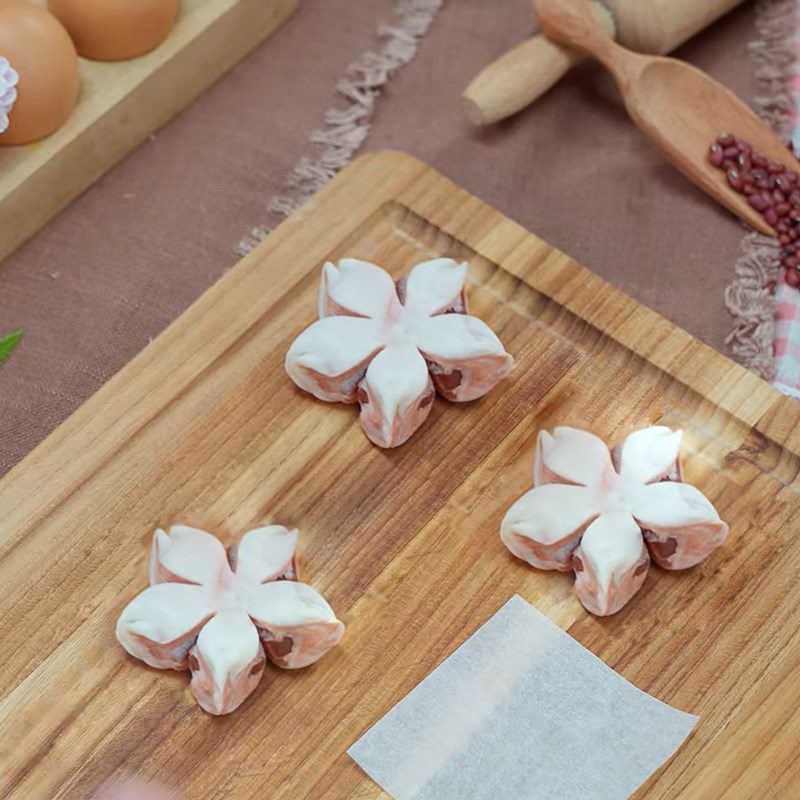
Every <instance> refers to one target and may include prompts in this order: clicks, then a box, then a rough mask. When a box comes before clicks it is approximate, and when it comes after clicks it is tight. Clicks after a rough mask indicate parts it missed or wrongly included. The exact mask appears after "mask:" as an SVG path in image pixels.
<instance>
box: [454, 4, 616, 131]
mask: <svg viewBox="0 0 800 800" xmlns="http://www.w3.org/2000/svg"><path fill="white" fill-rule="evenodd" d="M592 13H593V15H594V17H595V19H596V20H597V22H598V23H599V24H600V26H601V27H602V29H603V30H604V31H605V32H606V33H607V34H608V35H609V36H610V37H612V38H614V37H615V36H616V26H615V25H614V18H613V16H612V15H611V12H610V11H609V10H608V9H607V8H606V7H605V6H603V5H601V4H600V3H598V2H593V3H592ZM583 58H584V56H582V55H581V54H580V53H576V52H575V51H573V50H570V49H569V48H567V47H563V46H562V45H560V44H556V43H555V42H552V41H551V40H550V39H548V38H547V37H546V36H545V35H544V34H539V35H538V36H534V37H533V38H531V39H528V40H526V41H524V42H522V44H518V45H517V46H516V47H514V48H513V49H511V50H509V51H508V52H507V53H505V54H504V55H502V56H500V58H498V59H497V60H496V61H493V62H492V63H491V64H489V66H488V67H486V68H485V69H484V70H483V71H482V72H480V73H479V74H478V76H477V77H476V78H475V79H474V80H473V81H472V83H470V85H469V86H468V87H467V88H466V89H465V90H464V93H463V94H462V95H461V101H462V104H463V106H464V110H465V111H466V113H467V116H468V117H469V118H470V119H471V120H472V121H473V122H474V123H475V124H476V125H490V124H491V123H493V122H499V121H500V120H501V119H506V118H507V117H510V116H512V114H516V113H517V112H518V111H522V109H523V108H525V107H526V106H528V105H530V104H531V103H532V102H533V101H534V100H536V99H537V98H539V97H541V96H542V95H543V94H544V93H545V92H546V91H547V90H548V89H550V88H551V87H553V86H555V84H556V83H558V81H560V80H561V78H562V77H563V76H564V75H566V73H567V72H568V71H569V70H570V69H571V68H572V67H573V66H575V64H577V63H578V62H580V61H582V60H583Z"/></svg>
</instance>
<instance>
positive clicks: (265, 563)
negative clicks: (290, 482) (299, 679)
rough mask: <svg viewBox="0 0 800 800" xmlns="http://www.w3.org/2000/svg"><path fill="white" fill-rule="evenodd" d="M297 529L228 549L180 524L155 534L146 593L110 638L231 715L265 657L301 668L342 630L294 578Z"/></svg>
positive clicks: (270, 530)
mask: <svg viewBox="0 0 800 800" xmlns="http://www.w3.org/2000/svg"><path fill="white" fill-rule="evenodd" d="M297 536H298V533H297V531H289V530H287V529H286V528H284V527H282V526H280V525H270V526H268V527H265V528H257V529H256V530H252V531H250V532H249V533H246V534H245V535H244V536H243V537H242V539H241V541H240V542H239V543H238V545H235V546H234V547H232V548H231V549H230V551H229V552H228V553H226V552H225V548H224V547H223V546H222V545H221V544H220V542H219V541H218V540H217V539H215V538H214V537H213V536H211V534H208V533H205V532H204V531H199V530H196V529H194V528H187V527H184V526H182V525H174V526H173V527H171V528H170V530H169V533H165V532H164V531H162V530H158V531H156V534H155V536H154V537H153V546H152V550H151V552H150V587H149V588H148V589H145V590H144V591H143V592H142V593H141V594H140V595H138V596H137V597H135V598H134V599H133V600H132V601H131V602H130V603H129V604H128V605H127V606H126V608H125V609H124V611H123V612H122V614H121V616H120V618H119V621H118V623H117V639H119V641H120V644H122V646H123V647H124V648H125V649H126V650H127V651H128V652H129V653H130V654H131V655H132V656H135V657H136V658H139V659H141V660H142V661H144V662H145V663H146V664H149V665H150V666H151V667H157V668H159V669H176V670H184V669H190V670H191V671H192V692H193V693H194V696H195V698H196V699H197V702H198V703H199V704H200V705H201V706H202V707H203V708H204V709H205V710H206V711H208V712H209V713H211V714H227V713H229V712H231V711H234V710H235V709H236V708H238V707H239V705H241V703H242V702H243V701H244V700H245V699H246V698H247V696H248V695H249V694H250V692H252V691H253V689H255V688H256V686H257V685H258V682H259V681H260V680H261V674H262V673H263V672H264V666H265V664H266V659H267V658H268V659H269V660H270V661H272V663H273V664H276V665H277V666H279V667H284V668H286V669H294V668H297V667H305V666H308V665H309V664H312V663H313V662H314V661H316V660H317V659H318V658H320V657H321V656H323V655H324V654H325V653H326V652H327V651H328V650H330V648H331V647H333V646H334V645H336V644H338V642H339V640H340V639H341V638H342V635H343V634H344V625H342V623H341V622H339V620H337V619H336V615H335V614H334V613H333V611H332V610H331V607H330V606H329V605H328V604H327V603H326V602H325V600H324V599H323V598H322V597H321V596H320V595H319V594H318V593H317V592H316V591H315V590H314V589H312V588H311V587H310V586H307V585H306V584H304V583H298V581H297V565H296V561H295V546H296V543H297Z"/></svg>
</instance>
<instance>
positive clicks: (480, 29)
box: [0, 0, 753, 473]
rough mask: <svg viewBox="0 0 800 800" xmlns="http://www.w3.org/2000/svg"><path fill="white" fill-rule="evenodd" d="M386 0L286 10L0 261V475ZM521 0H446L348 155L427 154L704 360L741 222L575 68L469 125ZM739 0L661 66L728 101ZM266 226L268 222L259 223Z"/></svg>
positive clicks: (157, 320) (314, 120) (156, 314)
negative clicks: (511, 108)
mask: <svg viewBox="0 0 800 800" xmlns="http://www.w3.org/2000/svg"><path fill="white" fill-rule="evenodd" d="M381 19H385V20H387V21H391V19H392V10H391V0H359V2H353V0H304V2H301V5H300V8H299V10H298V11H297V13H296V15H295V16H294V17H293V18H292V19H291V20H290V21H289V22H288V23H287V24H286V25H285V26H284V27H283V28H282V29H281V30H280V31H278V32H277V33H276V34H275V35H274V36H273V37H272V38H271V39H269V40H268V41H267V42H265V43H264V44H263V45H262V46H261V47H260V48H259V49H258V50H256V51H255V52H254V53H252V54H251V55H250V56H249V57H248V58H247V59H246V60H245V61H244V62H243V63H241V64H240V65H239V66H238V67H237V68H235V69H234V70H233V71H232V72H231V73H229V74H228V75H227V76H226V77H225V78H223V79H222V80H221V81H220V82H219V83H218V84H217V85H216V86H215V87H214V88H213V89H212V90H211V91H209V92H208V93H207V94H206V95H205V96H203V97H202V98H201V99H200V100H199V101H198V102H197V103H195V104H194V105H193V106H192V107H191V108H189V109H188V110H187V111H186V112H185V113H183V114H182V115H180V116H179V117H178V118H177V119H175V120H174V121H173V122H171V123H170V124H169V125H167V126H166V127H165V128H164V129H163V130H162V131H160V132H159V133H158V134H157V135H156V136H154V137H152V139H151V140H150V141H148V142H146V143H145V144H144V145H142V146H141V147H140V148H139V149H138V150H137V151H135V152H134V153H133V154H132V155H131V156H130V157H128V158H127V159H126V160H125V161H124V162H122V163H121V164H120V165H119V166H118V167H116V168H115V169H114V170H112V171H111V172H110V173H108V174H107V175H106V176H105V177H104V178H103V179H102V180H101V181H99V182H98V183H97V184H96V185H95V186H94V187H92V188H91V189H90V190H89V191H87V192H86V193H85V194H84V195H83V196H82V197H81V198H79V199H78V200H77V201H76V202H74V203H73V204H72V205H71V206H70V207H69V208H68V209H67V210H66V211H65V212H63V213H62V214H61V215H60V216H59V217H58V218H56V219H55V220H54V221H53V222H51V223H50V224H49V225H48V226H47V227H46V228H45V229H43V230H42V231H41V232H40V233H39V234H37V235H36V236H35V237H34V238H33V239H32V240H31V241H30V242H29V243H28V244H26V245H25V246H24V247H22V248H21V249H20V250H19V251H17V252H16V253H15V254H14V255H12V256H11V257H10V258H8V259H7V260H6V261H5V262H4V263H3V264H2V266H0V333H6V332H8V331H10V330H13V329H15V328H18V327H20V328H23V329H24V331H25V337H24V339H23V342H22V344H21V345H20V347H19V348H18V350H17V351H16V352H15V353H14V355H13V357H12V358H11V359H10V360H9V361H8V362H6V364H5V365H3V366H2V367H0V411H1V413H0V473H2V472H5V471H7V470H8V469H10V468H11V467H12V466H13V465H14V464H15V463H16V462H17V461H19V459H21V458H22V457H23V456H24V455H25V454H26V453H27V452H28V451H30V450H31V449H32V448H33V447H34V446H35V445H36V444H37V443H38V442H39V441H41V440H42V439H43V438H44V437H45V436H47V434H48V433H50V432H51V431H52V430H53V429H54V428H55V427H56V426H57V425H58V424H59V423H60V422H61V421H62V420H63V419H64V418H65V417H66V416H68V415H69V413H70V412H71V411H73V410H74V409H75V408H76V407H77V406H78V405H79V404H80V403H81V402H82V401H83V400H85V399H86V398H87V397H89V396H90V395H91V394H92V393H93V392H94V391H95V390H97V389H98V388H99V387H100V386H101V385H102V383H103V382H105V381H106V380H107V379H108V378H109V377H110V376H111V375H112V374H113V373H114V372H116V371H117V370H119V369H120V368H121V367H122V366H123V365H124V364H125V363H126V362H127V361H128V360H129V359H130V358H131V357H133V356H134V355H135V354H136V353H137V352H138V351H139V350H141V349H142V348H143V347H144V346H145V345H146V344H147V343H148V341H149V340H150V339H151V338H152V337H154V336H155V335H156V334H158V332H159V331H161V330H162V329H163V328H164V327H165V326H166V325H167V324H168V323H169V322H170V321H171V320H173V319H174V318H175V317H177V316H178V315H179V314H180V313H181V312H182V311H183V310H184V309H185V308H186V307H187V306H188V305H189V304H190V303H191V302H192V301H193V300H194V299H195V298H197V297H198V296H199V295H200V294H201V293H202V291H203V290H204V289H206V288H207V287H208V286H209V285H211V284H212V283H213V282H214V281H215V280H216V279H217V278H218V277H219V276H220V275H221V274H222V273H223V272H224V271H225V270H226V269H227V268H229V267H230V266H231V265H232V264H233V263H234V262H235V261H236V259H237V256H236V255H235V253H234V251H233V247H234V245H235V244H236V242H237V241H238V240H239V239H240V238H241V236H242V235H243V234H244V233H245V232H246V231H247V229H248V228H250V227H252V226H253V225H256V224H259V223H262V222H265V221H267V222H268V221H269V218H268V215H267V214H266V212H265V207H266V203H267V201H268V200H269V198H270V197H272V196H274V195H276V194H280V193H281V191H282V188H281V183H282V180H283V178H284V176H285V174H286V173H287V172H288V171H289V169H290V168H291V166H292V165H293V164H294V163H295V162H296V161H297V160H298V159H299V158H300V156H301V155H302V154H303V153H308V152H313V147H312V146H310V145H309V144H308V142H307V137H308V135H309V134H310V133H311V132H312V131H313V130H314V129H316V128H317V127H319V126H320V124H321V118H322V112H323V110H324V109H326V108H328V107H329V106H331V105H335V103H336V101H335V98H334V93H333V90H334V85H335V80H336V76H339V75H342V74H343V73H344V70H345V68H346V66H347V64H348V63H349V62H351V61H352V60H354V59H355V58H356V57H357V56H358V55H359V54H360V53H361V52H363V51H364V50H367V49H369V48H371V47H374V46H375V38H374V31H375V28H376V25H377V24H378V22H379V21H380V20H381ZM533 27H534V26H533V19H532V15H531V12H530V4H529V2H528V0H503V1H502V2H499V1H498V2H486V0H449V2H446V3H445V4H444V6H443V8H442V10H441V12H440V13H439V15H438V17H437V18H436V20H435V22H434V23H433V25H432V27H431V29H430V31H429V33H428V35H427V37H426V38H425V40H424V41H423V42H422V45H421V47H420V50H419V53H418V55H417V58H416V59H415V60H414V61H413V62H412V63H411V64H410V65H408V66H407V67H405V68H404V69H403V70H402V71H401V72H399V73H398V74H397V75H396V76H395V77H394V78H393V80H392V81H391V83H390V84H389V86H388V87H387V89H386V92H385V94H384V96H383V98H382V99H381V100H380V101H379V105H378V108H377V113H376V116H375V121H374V126H373V129H372V132H371V134H370V137H369V139H368V140H367V143H366V146H365V147H364V149H363V151H364V152H368V151H371V150H379V149H384V148H394V149H400V150H405V151H407V152H410V153H412V154H414V155H416V156H418V157H420V158H422V159H424V160H425V161H427V162H429V163H430V164H432V165H433V166H435V167H436V168H438V169H439V170H440V171H442V172H443V173H444V174H445V175H447V176H449V177H450V178H452V179H453V180H454V181H456V182H457V183H459V184H461V185H462V186H464V187H465V188H466V189H468V190H469V191H471V192H473V193H474V194H476V195H477V196H478V197H480V198H481V199H483V200H485V201H487V202H488V203H490V204H491V205H493V206H495V207H496V208H498V209H500V210H501V211H502V212H504V213H505V214H507V215H508V216H510V217H513V218H514V219H516V220H518V221H519V222H520V223H522V224H523V225H524V226H525V227H527V228H529V229H530V230H532V231H534V232H535V233H537V234H539V235H540V236H542V237H543V238H545V239H547V240H548V241H550V242H552V243H553V244H554V245H556V246H558V247H559V248H561V249H562V250H564V251H566V252H567V253H569V254H571V255H572V256H574V257H575V258H576V259H578V260H579V261H581V262H582V263H583V264H585V265H586V266H587V267H589V268H591V269H593V270H594V271H596V272H597V273H599V274H600V275H602V276H603V277H604V278H606V279H607V280H609V281H611V282H612V283H614V284H616V285H617V286H620V287H621V288H623V289H624V290H625V291H627V292H628V293H630V294H631V295H633V296H634V297H635V298H637V299H638V300H640V301H642V302H643V303H645V304H647V305H649V306H650V307H652V308H654V309H656V310H657V311H659V312H660V313H661V314H663V315H664V316H666V317H668V318H670V319H671V320H673V321H674V322H676V323H678V324H679V325H681V326H683V327H684V328H686V329H687V330H689V331H690V332H691V333H693V334H694V335H695V336H697V337H699V338H700V339H702V340H703V341H705V342H707V343H709V344H710V345H712V346H713V347H716V348H718V349H722V348H723V341H724V337H725V335H726V333H727V332H728V330H729V329H730V325H731V322H730V318H729V316H728V314H727V312H726V311H725V307H724V301H723V291H724V288H725V286H726V285H727V283H728V282H729V281H730V279H731V276H732V265H733V263H734V261H735V257H736V253H737V247H738V244H739V240H740V238H741V235H742V227H741V226H740V225H739V224H738V222H737V221H736V220H734V219H733V218H732V217H730V216H729V215H728V214H727V213H726V212H725V211H723V210H722V209H721V208H719V207H717V206H716V205H715V204H714V203H713V202H712V201H710V200H708V199H706V198H705V196H703V195H702V194H701V193H700V192H699V191H697V190H696V189H694V188H693V187H692V186H690V185H689V184H688V183H687V182H686V181H685V180H684V179H683V178H682V177H681V176H680V175H679V174H678V173H676V172H675V171H674V170H673V169H672V168H671V167H669V166H668V165H667V164H665V163H664V162H663V161H662V160H661V159H660V158H659V157H658V156H657V155H656V154H655V153H654V152H653V151H652V150H651V149H650V147H649V145H648V144H647V143H646V142H645V141H644V140H643V139H642V137H641V136H640V134H639V133H638V132H637V131H636V130H635V129H634V128H633V126H632V125H631V124H629V122H628V120H627V118H626V115H625V112H624V110H623V108H622V105H621V103H620V100H619V97H618V94H617V91H616V89H615V87H614V86H613V84H612V82H611V80H610V78H609V77H608V76H607V75H606V74H604V73H603V72H602V70H600V69H599V68H598V67H596V66H595V65H591V64H586V65H584V66H582V67H581V68H579V69H578V70H577V71H576V72H575V73H574V74H572V75H571V76H570V77H569V78H568V79H566V80H564V81H562V83H561V84H560V85H559V86H557V87H556V88H555V89H554V90H553V91H552V92H551V93H550V94H549V95H547V96H546V97H544V98H543V99H541V100H540V101H539V102H538V103H536V104H535V105H534V106H532V107H531V108H529V109H528V110H527V111H525V112H524V113H522V114H520V115H519V116H517V117H516V118H515V119H513V120H510V121H508V122H505V123H502V124H500V125H498V126H495V127H494V128H492V129H490V130H485V131H481V130H477V129H475V128H474V127H472V126H471V124H470V123H469V122H468V121H467V120H466V119H465V117H464V115H463V114H462V113H461V110H460V108H459V104H458V96H459V93H460V91H461V90H462V89H463V87H464V86H465V85H466V83H467V82H468V81H469V80H470V79H471V78H472V77H473V76H474V74H475V73H476V72H477V71H478V70H479V69H480V68H481V67H482V66H483V65H485V64H486V63H488V62H489V61H491V60H492V59H493V58H495V57H496V56H497V55H499V54H500V53H501V52H503V51H504V50H505V49H507V48H508V47H509V46H511V45H513V44H515V43H517V42H518V41H520V40H521V39H522V38H523V37H525V36H527V35H529V34H530V33H531V32H532V31H533ZM752 35H753V8H752V4H751V3H745V4H744V6H742V7H740V8H739V9H737V10H735V11H733V12H732V13H731V14H729V15H728V16H727V17H726V18H724V19H723V20H721V21H720V22H718V23H717V24H716V25H715V26H714V27H713V28H712V29H710V30H708V31H706V32H704V33H703V34H701V35H700V36H699V37H697V38H695V39H694V40H693V41H692V42H690V43H689V44H688V45H686V46H684V48H683V49H682V50H681V51H680V52H679V55H680V56H681V57H683V58H685V59H687V60H689V61H691V62H692V63H694V64H697V65H698V66H700V67H702V68H703V69H705V70H707V71H708V72H709V73H711V74H712V75H714V76H715V77H716V78H718V79H719V80H721V81H722V82H723V83H725V84H726V85H728V86H729V87H731V88H732V89H734V90H735V91H736V92H738V93H739V94H741V95H742V96H743V97H745V98H749V97H750V95H751V90H752V87H751V76H750V64H749V59H748V56H747V51H746V45H747V42H748V39H749V38H751V37H752ZM273 221H274V220H273Z"/></svg>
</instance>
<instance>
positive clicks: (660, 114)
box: [533, 0, 800, 236]
mask: <svg viewBox="0 0 800 800" xmlns="http://www.w3.org/2000/svg"><path fill="white" fill-rule="evenodd" d="M533 6H534V10H535V11H536V14H537V16H538V18H539V24H540V25H541V27H542V29H543V30H544V31H545V33H546V34H547V35H548V36H549V37H550V38H551V39H553V40H554V41H557V42H560V43H561V44H564V45H566V46H568V47H571V48H573V49H574V50H577V51H579V52H581V53H587V54H589V55H592V56H594V57H595V58H596V59H597V60H598V61H599V62H600V63H601V64H603V65H604V66H605V67H606V68H607V69H608V70H609V71H610V72H611V74H612V75H613V76H614V79H615V80H616V82H617V84H618V85H619V88H620V91H621V92H622V97H623V100H624V102H625V107H626V108H627V109H628V113H629V114H630V116H631V119H633V121H634V122H635V123H636V125H637V126H638V127H639V128H640V130H642V131H643V132H644V133H645V134H646V135H647V136H649V137H650V139H651V140H652V141H653V143H654V144H655V145H656V147H658V149H659V150H660V151H661V152H662V153H663V154H664V155H665V156H666V157H667V158H668V159H669V160H670V161H671V162H672V163H673V164H674V165H675V166H676V167H677V168H678V169H679V170H680V171H681V172H682V173H683V174H684V175H685V176H686V177H687V178H689V180H691V181H693V182H694V183H696V184H697V185H698V186H699V187H700V188H701V189H704V190H705V191H706V192H708V194H710V195H711V196H712V197H714V198H716V199H717V200H719V202H720V203H722V205H724V206H725V207H727V208H728V209H730V210H731V211H732V212H733V213H734V214H736V215H737V216H738V217H740V218H741V219H743V220H744V221H745V222H746V223H747V224H748V225H751V226H752V227H753V228H756V229H757V230H759V231H761V232H762V233H765V234H767V235H768V236H774V235H775V231H774V230H773V229H772V228H771V227H770V226H769V225H768V224H767V223H766V222H765V221H764V219H763V218H762V216H761V215H760V214H759V213H758V212H757V211H756V210H755V209H753V208H751V207H750V205H749V204H748V202H747V200H746V199H745V197H744V196H743V195H740V194H739V193H737V192H736V191H734V190H733V189H732V188H731V187H730V186H728V183H727V180H726V177H725V173H724V172H723V171H722V170H720V169H717V168H716V167H714V166H713V165H712V164H710V163H709V161H708V157H707V156H708V148H709V147H710V146H711V145H712V144H713V143H714V141H715V140H716V138H717V136H719V135H720V134H722V133H731V134H733V135H734V136H735V137H737V138H738V139H742V140H744V141H746V142H748V143H749V144H751V145H752V146H753V150H754V151H755V152H757V153H760V154H761V155H763V156H765V157H766V158H768V159H769V160H770V161H776V162H778V163H779V164H783V165H784V166H785V167H787V168H788V169H790V170H792V171H794V172H797V173H800V162H798V161H797V160H796V159H795V158H794V156H792V154H791V153H790V152H789V151H788V150H787V148H786V145H784V144H783V143H782V142H781V141H780V139H778V137H777V136H775V134H774V133H772V131H770V129H769V128H768V127H767V126H766V125H765V124H764V123H763V122H762V121H761V120H760V119H759V118H758V117H757V116H756V114H755V113H754V112H753V111H751V110H750V109H749V108H748V107H747V106H746V105H745V104H744V103H743V102H742V101H741V100H739V98H738V97H736V95H734V94H733V93H732V92H730V91H728V89H726V88H725V87H724V86H721V85H720V84H718V83H717V82H716V81H714V80H712V79H711V78H709V77H708V75H706V74H705V73H704V72H701V71H700V70H699V69H696V68H695V67H693V66H691V65H690V64H686V63H684V62H683V61H678V60H677V59H674V58H666V57H663V56H646V55H641V54H639V53H634V52H632V51H630V50H627V49H625V48H624V47H622V46H621V45H618V44H617V43H616V42H614V41H613V40H611V39H610V38H609V37H608V36H607V35H606V34H605V32H604V31H603V30H602V29H601V28H600V27H599V26H598V25H597V23H596V21H595V18H594V16H593V15H592V13H591V6H590V4H589V0H533Z"/></svg>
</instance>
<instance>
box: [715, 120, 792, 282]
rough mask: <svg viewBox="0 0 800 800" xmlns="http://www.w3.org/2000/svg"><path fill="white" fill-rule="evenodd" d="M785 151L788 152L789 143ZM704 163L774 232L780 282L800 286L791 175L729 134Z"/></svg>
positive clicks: (716, 143)
mask: <svg viewBox="0 0 800 800" xmlns="http://www.w3.org/2000/svg"><path fill="white" fill-rule="evenodd" d="M789 149H790V150H791V149H792V146H791V144H790V145H789ZM708 160H709V161H710V162H711V163H712V164H713V165H714V166H715V167H718V168H719V169H721V170H724V171H725V175H726V177H727V179H728V185H729V186H730V187H731V188H732V189H734V190H735V191H737V192H739V193H740V194H743V195H745V196H746V197H747V202H748V203H749V204H750V205H751V206H752V207H753V208H754V209H755V210H756V211H758V212H759V213H760V214H761V216H762V217H763V218H764V221H765V222H766V223H767V224H768V225H770V226H771V227H773V228H774V229H775V233H776V235H777V237H778V241H779V242H780V244H781V265H782V266H783V267H784V273H783V276H784V279H785V281H786V283H788V284H789V285H790V286H795V287H797V286H800V181H799V180H798V175H797V173H795V172H792V171H791V170H789V169H787V168H786V167H784V166H783V164H776V163H775V162H774V161H769V160H767V159H766V158H764V156H761V155H759V154H758V153H754V152H753V148H752V147H751V146H750V145H749V144H748V143H747V142H743V141H741V139H737V138H736V137H735V136H732V135H731V134H729V133H723V134H722V135H721V136H718V137H717V141H716V142H714V144H712V145H711V147H710V148H709V151H708Z"/></svg>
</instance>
